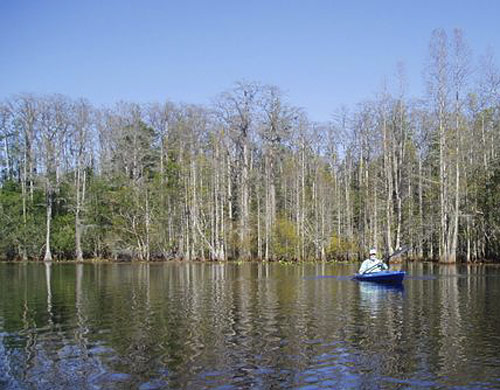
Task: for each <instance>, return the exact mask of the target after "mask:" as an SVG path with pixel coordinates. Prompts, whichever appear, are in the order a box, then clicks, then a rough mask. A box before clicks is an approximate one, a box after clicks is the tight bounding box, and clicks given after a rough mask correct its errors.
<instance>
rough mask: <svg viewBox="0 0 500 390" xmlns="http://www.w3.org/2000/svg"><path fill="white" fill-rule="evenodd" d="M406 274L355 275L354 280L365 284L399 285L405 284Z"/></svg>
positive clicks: (387, 272) (389, 272)
mask: <svg viewBox="0 0 500 390" xmlns="http://www.w3.org/2000/svg"><path fill="white" fill-rule="evenodd" d="M405 274H406V272H404V271H380V272H370V273H367V274H354V279H356V280H361V281H365V282H376V283H387V284H399V283H403V279H404V277H405Z"/></svg>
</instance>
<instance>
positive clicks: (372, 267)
mask: <svg viewBox="0 0 500 390" xmlns="http://www.w3.org/2000/svg"><path fill="white" fill-rule="evenodd" d="M376 265H379V266H378V267H376ZM388 268H389V267H388V266H387V264H385V263H384V262H383V261H381V260H379V259H377V258H376V257H375V256H373V257H370V258H369V259H366V260H365V261H363V263H362V264H361V267H359V271H358V273H359V274H363V273H365V272H366V271H368V273H372V272H380V271H382V270H385V269H388Z"/></svg>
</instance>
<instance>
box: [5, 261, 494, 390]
mask: <svg viewBox="0 0 500 390" xmlns="http://www.w3.org/2000/svg"><path fill="white" fill-rule="evenodd" d="M355 267H356V266H355V265H354V264H353V265H330V264H323V265H312V264H311V265H280V264H257V263H253V264H198V263H194V264H101V265H93V264H85V265H70V264H53V265H51V266H45V265H44V264H25V265H22V264H0V294H1V295H0V388H1V389H4V388H5V389H130V388H132V389H143V390H146V389H187V388H189V389H199V388H219V389H247V388H257V389H271V388H273V389H274V388H304V389H305V388H307V389H309V388H310V389H313V388H338V389H350V388H352V389H358V388H361V389H363V388H365V389H377V388H381V389H419V388H438V389H487V388H500V268H499V267H495V266H471V267H465V266H463V267H462V266H436V265H431V264H419V265H409V266H405V267H404V268H405V269H406V270H408V271H409V275H410V277H409V278H407V279H406V280H405V282H404V288H384V287H381V286H377V285H371V284H366V283H360V282H356V281H353V280H351V279H350V277H349V276H350V275H351V274H352V273H353V272H354V271H355Z"/></svg>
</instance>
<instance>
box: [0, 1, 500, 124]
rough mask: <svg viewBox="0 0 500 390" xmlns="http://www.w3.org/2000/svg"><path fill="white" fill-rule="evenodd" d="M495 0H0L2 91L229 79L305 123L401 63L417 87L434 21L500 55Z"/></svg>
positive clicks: (133, 94) (96, 92) (186, 91)
mask: <svg viewBox="0 0 500 390" xmlns="http://www.w3.org/2000/svg"><path fill="white" fill-rule="evenodd" d="M498 15H500V2H498V1H492V0H489V1H484V0H475V1H458V0H455V1H451V0H450V1H448V0H446V1H437V0H434V1H427V0H425V1H415V0H413V1H405V0H399V1H389V0H385V1H384V0H381V1H379V0H372V1H347V0H344V1H334V0H331V1H326V0H324V1H320V0H302V1H298V0H289V1H285V0H281V1H273V0H268V1H260V0H257V1H251V0H246V1H239V0H232V1H230V0H224V1H222V0H221V1H217V0H206V1H194V0H182V1H181V0H179V1H177V0H171V1H168V0H164V1H159V0H155V1H153V0H142V1H130V0H101V1H98V0H81V1H80V0H78V1H77V0H74V1H72V0H59V1H51V0H39V1H34V0H1V1H0V53H1V57H0V98H5V97H9V96H11V95H13V94H16V93H22V92H33V93H39V94H42V93H62V94H65V95H68V96H71V97H86V98H88V99H89V100H90V101H91V102H93V103H95V104H98V105H99V104H111V103H114V102H116V101H118V100H129V101H136V102H150V101H162V100H164V99H170V100H172V101H174V102H185V103H199V104H209V103H210V102H211V100H212V99H213V98H214V97H215V96H216V95H217V94H219V93H220V92H222V91H224V90H226V89H228V88H230V87H231V86H232V85H233V84H234V82H236V81H238V80H250V81H260V82H263V83H269V84H274V85H277V86H279V87H280V88H281V89H282V90H283V91H284V92H285V93H286V95H287V97H288V99H289V101H290V102H291V103H292V104H293V105H296V106H300V107H303V108H304V109H305V110H306V111H307V112H308V114H309V116H310V118H311V119H313V120H318V121H324V120H328V119H330V118H331V115H332V113H333V112H334V111H335V110H336V109H338V108H339V107H341V106H342V105H346V106H348V107H350V106H353V105H354V104H355V103H358V102H360V101H363V100H365V99H369V98H372V97H373V96H374V95H375V93H376V92H377V91H378V90H379V89H380V86H381V84H382V81H383V80H384V79H388V80H389V83H390V80H391V79H392V78H393V77H394V75H395V73H396V66H397V63H398V62H400V61H402V62H404V64H405V69H406V74H407V80H408V87H409V88H408V95H410V96H415V97H417V96H420V95H421V94H422V93H423V92H422V91H423V82H422V71H423V68H424V63H425V59H426V55H427V47H428V42H429V39H430V36H431V32H432V30H433V29H435V28H444V29H446V31H447V32H448V33H449V34H450V35H451V34H452V29H453V28H455V27H460V28H462V29H463V30H464V32H465V37H466V39H467V41H468V43H469V45H470V47H471V48H472V51H473V54H474V58H477V57H479V56H480V55H481V54H483V53H484V52H485V51H486V49H487V47H490V48H491V49H492V50H493V52H494V53H495V56H496V58H497V63H498V62H499V61H498V56H499V55H500V23H499V19H498Z"/></svg>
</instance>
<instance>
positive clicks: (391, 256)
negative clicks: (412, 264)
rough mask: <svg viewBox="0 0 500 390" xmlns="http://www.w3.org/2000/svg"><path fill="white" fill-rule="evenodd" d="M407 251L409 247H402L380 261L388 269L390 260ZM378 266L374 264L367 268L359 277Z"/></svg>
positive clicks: (378, 265)
mask: <svg viewBox="0 0 500 390" xmlns="http://www.w3.org/2000/svg"><path fill="white" fill-rule="evenodd" d="M408 249H410V247H408V246H403V247H401V248H399V249H398V250H397V251H395V252H393V253H392V254H391V255H389V256H387V257H386V258H385V259H384V260H382V263H386V264H387V267H389V260H390V259H391V258H393V257H396V256H399V255H402V254H403V253H405V252H406V251H408ZM380 265H381V263H378V264H375V265H374V266H372V267H370V268H368V269H367V270H366V271H365V272H363V273H362V274H361V275H364V274H366V273H368V272H370V271H371V270H374V269H375V268H377V267H380Z"/></svg>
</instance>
